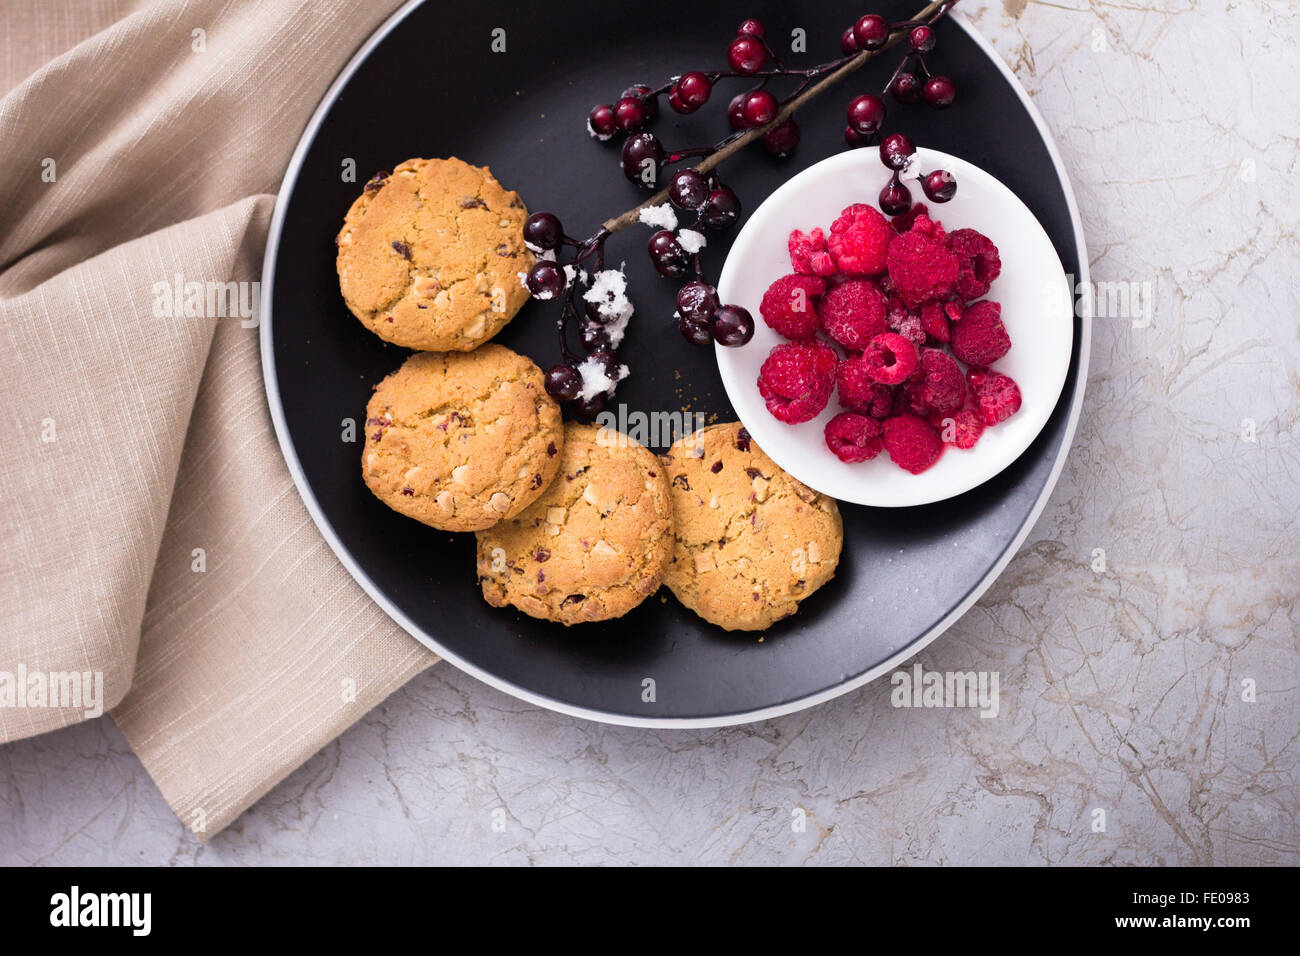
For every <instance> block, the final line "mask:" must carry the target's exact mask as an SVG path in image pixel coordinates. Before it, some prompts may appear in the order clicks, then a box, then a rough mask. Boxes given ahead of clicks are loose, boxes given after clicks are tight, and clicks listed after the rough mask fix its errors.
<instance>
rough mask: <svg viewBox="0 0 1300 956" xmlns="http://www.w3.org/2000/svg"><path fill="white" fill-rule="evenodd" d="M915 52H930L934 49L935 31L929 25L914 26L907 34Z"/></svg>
mask: <svg viewBox="0 0 1300 956" xmlns="http://www.w3.org/2000/svg"><path fill="white" fill-rule="evenodd" d="M907 42H908V43H909V44H910V45H911V47H912V52H913V53H929V52H930V51H931V50H933V49H934V31H933V30H931V29H930V28H929V27H927V26H924V25H922V26H919V27H913V28H912V32H911V33H909V34H908V35H907Z"/></svg>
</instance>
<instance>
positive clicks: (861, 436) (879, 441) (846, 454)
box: [826, 412, 885, 462]
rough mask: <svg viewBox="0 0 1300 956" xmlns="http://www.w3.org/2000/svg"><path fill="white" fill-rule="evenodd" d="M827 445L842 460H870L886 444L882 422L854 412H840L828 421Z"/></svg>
mask: <svg viewBox="0 0 1300 956" xmlns="http://www.w3.org/2000/svg"><path fill="white" fill-rule="evenodd" d="M826 446H827V447H828V448H829V449H830V450H831V451H833V452H835V457H836V458H838V459H839V460H840V461H849V462H856V461H870V460H871V459H872V458H875V457H876V456H877V455H879V454H880V449H881V448H883V447H884V446H885V439H884V438H883V437H882V435H881V428H880V422H878V421H876V420H875V419H874V418H870V417H868V416H866V415H858V414H856V413H854V412H840V413H839V414H838V415H836V416H835V417H834V418H832V419H831V420H830V421H828V422H827V423H826Z"/></svg>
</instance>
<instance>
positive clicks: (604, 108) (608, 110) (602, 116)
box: [587, 103, 618, 139]
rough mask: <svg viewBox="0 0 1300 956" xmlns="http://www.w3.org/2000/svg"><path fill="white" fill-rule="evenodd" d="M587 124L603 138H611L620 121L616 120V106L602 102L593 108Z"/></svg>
mask: <svg viewBox="0 0 1300 956" xmlns="http://www.w3.org/2000/svg"><path fill="white" fill-rule="evenodd" d="M587 126H588V127H590V129H591V131H592V132H593V133H595V134H596V135H597V136H599V137H600V138H601V139H609V138H610V137H611V136H613V135H614V133H615V132H617V131H618V123H616V122H615V121H614V107H612V106H610V105H609V104H608V103H601V104H600V105H599V106H597V107H595V108H594V109H592V111H591V113H590V115H588V117H587Z"/></svg>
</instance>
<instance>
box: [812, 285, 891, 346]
mask: <svg viewBox="0 0 1300 956" xmlns="http://www.w3.org/2000/svg"><path fill="white" fill-rule="evenodd" d="M885 307H886V303H885V296H884V293H882V292H881V291H880V290H879V289H877V288H876V285H875V283H874V282H870V281H868V280H866V279H850V280H849V281H848V282H841V283H840V284H839V285H837V286H836V287H835V288H833V289H831V290H830V291H829V292H827V293H826V295H824V296H823V297H822V301H821V307H820V311H821V320H822V328H823V329H825V330H826V334H827V335H829V336H830V337H831V338H833V339H834V340H835V341H836V342H839V343H840V345H843V346H844V347H845V348H850V349H862V348H864V347H866V344H867V343H868V342H870V341H871V339H872V338H873V337H874V336H877V335H879V334H880V333H881V332H888V331H889V326H888V325H886V324H885Z"/></svg>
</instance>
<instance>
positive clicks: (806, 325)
mask: <svg viewBox="0 0 1300 956" xmlns="http://www.w3.org/2000/svg"><path fill="white" fill-rule="evenodd" d="M825 291H826V283H825V281H823V280H822V279H818V278H816V277H814V276H801V275H788V276H782V277H781V278H780V279H777V280H776V281H775V282H773V283H772V284H771V285H770V286H768V288H767V291H766V292H764V293H763V301H762V302H761V303H759V306H758V311H759V312H760V313H762V316H763V321H764V322H766V323H767V324H768V325H770V326H771V327H772V328H773V329H775V330H776V331H777V332H779V333H780V334H781V335H784V336H785V337H786V338H788V339H810V338H812V336H813V333H814V332H816V331H817V297H818V296H819V295H821V294H822V293H823V292H825Z"/></svg>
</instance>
